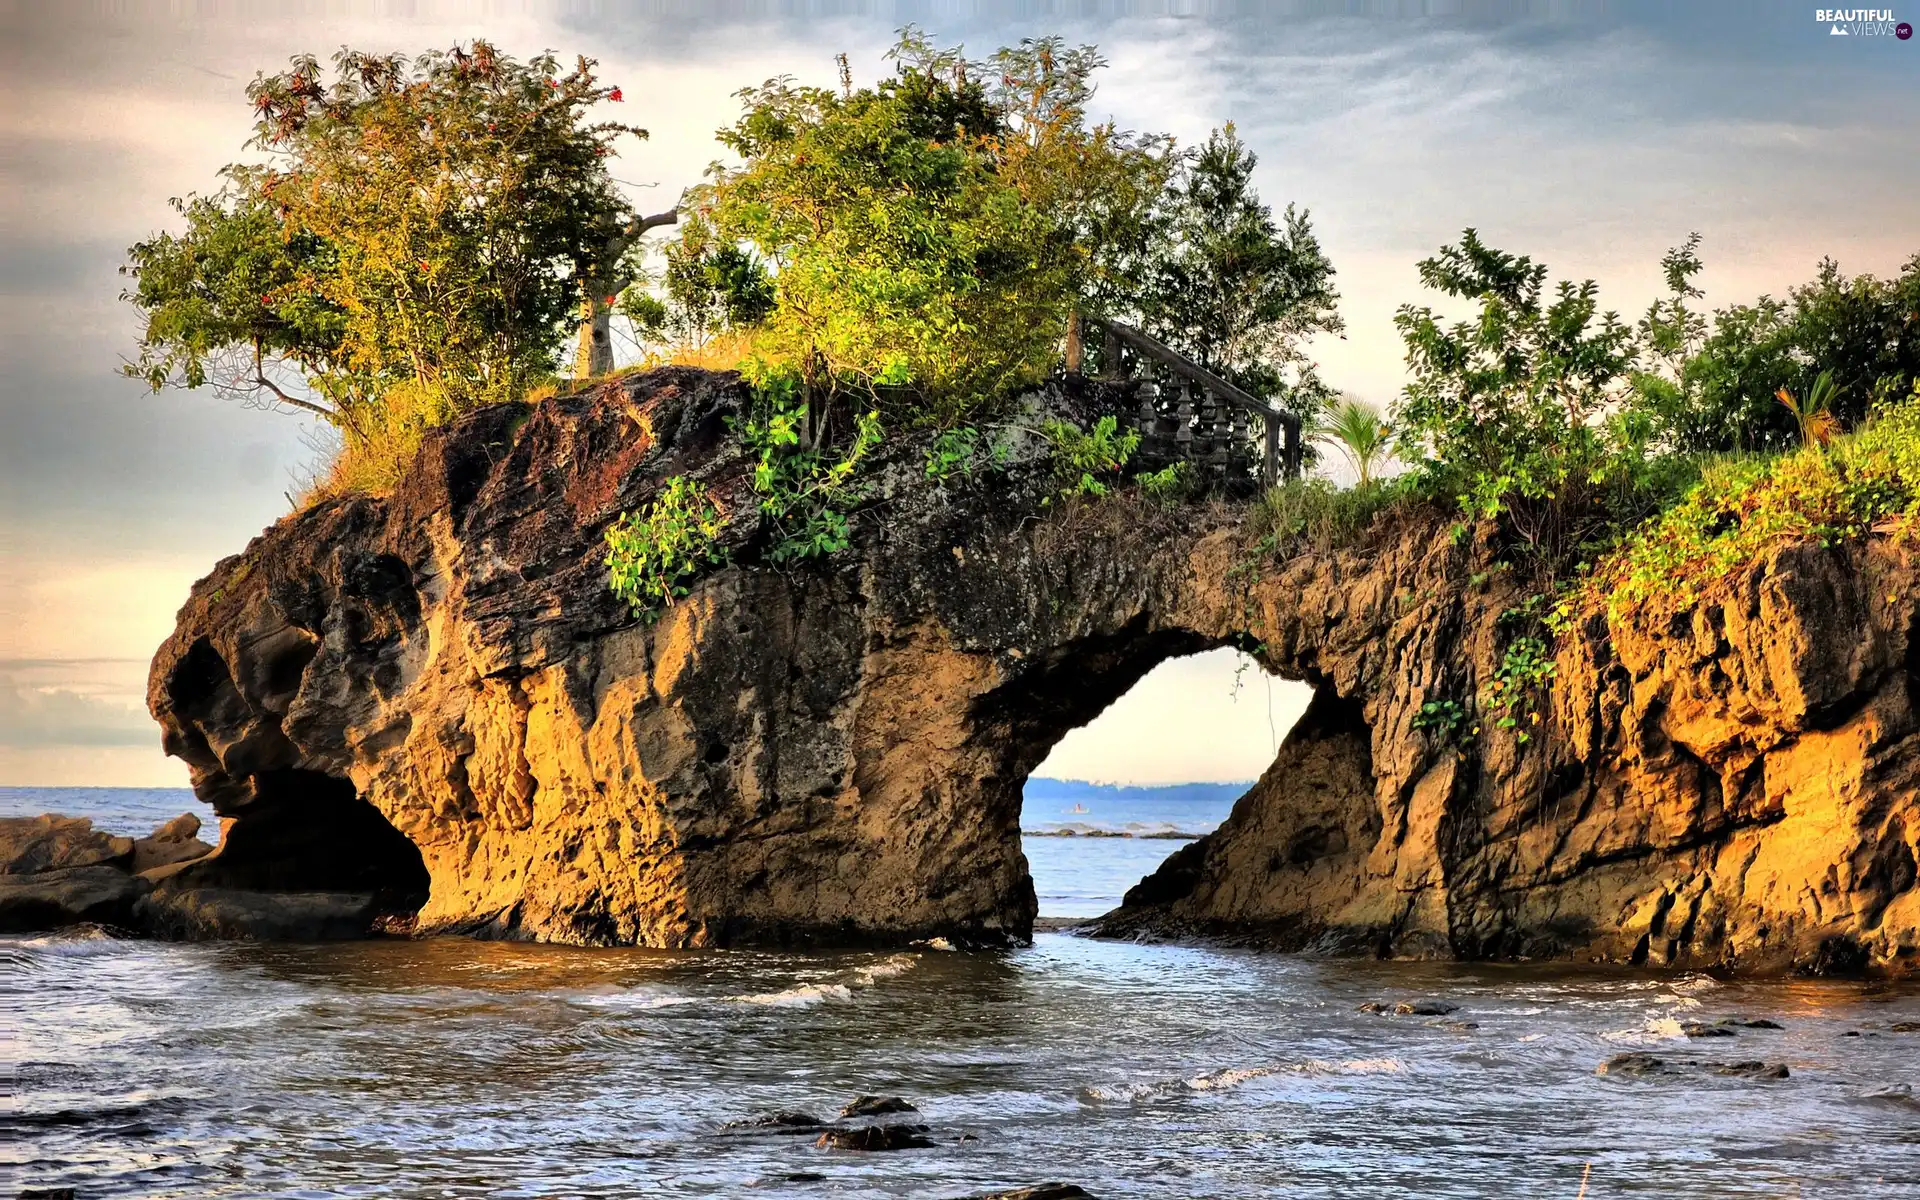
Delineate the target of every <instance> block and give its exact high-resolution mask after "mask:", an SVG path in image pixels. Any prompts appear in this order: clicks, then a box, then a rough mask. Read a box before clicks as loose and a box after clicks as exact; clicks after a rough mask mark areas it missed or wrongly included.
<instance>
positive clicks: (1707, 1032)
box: [1680, 1021, 1733, 1038]
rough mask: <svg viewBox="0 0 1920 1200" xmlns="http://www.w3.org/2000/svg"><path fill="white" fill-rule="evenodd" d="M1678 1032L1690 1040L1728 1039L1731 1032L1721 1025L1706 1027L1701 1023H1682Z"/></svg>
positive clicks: (1706, 1025) (1731, 1034)
mask: <svg viewBox="0 0 1920 1200" xmlns="http://www.w3.org/2000/svg"><path fill="white" fill-rule="evenodd" d="M1680 1032H1681V1033H1683V1034H1685V1035H1687V1036H1688V1037H1690V1038H1730V1037H1732V1036H1733V1030H1732V1029H1730V1028H1728V1027H1727V1026H1726V1025H1723V1024H1713V1025H1708V1024H1705V1023H1704V1022H1701V1021H1682V1022H1681V1023H1680Z"/></svg>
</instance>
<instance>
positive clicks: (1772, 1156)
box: [0, 791, 1920, 1200]
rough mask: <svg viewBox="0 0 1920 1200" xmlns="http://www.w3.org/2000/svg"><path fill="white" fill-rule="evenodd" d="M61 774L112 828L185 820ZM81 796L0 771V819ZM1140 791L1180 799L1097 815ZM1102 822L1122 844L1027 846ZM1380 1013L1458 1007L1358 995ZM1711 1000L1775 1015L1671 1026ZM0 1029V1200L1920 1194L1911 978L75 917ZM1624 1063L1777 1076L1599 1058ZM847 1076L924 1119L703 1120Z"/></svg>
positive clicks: (12, 945) (809, 1106)
mask: <svg viewBox="0 0 1920 1200" xmlns="http://www.w3.org/2000/svg"><path fill="white" fill-rule="evenodd" d="M93 795H95V796H96V797H97V799H98V801H99V803H100V805H101V807H100V808H99V809H98V810H96V811H98V812H99V815H100V817H101V824H103V825H104V826H106V827H108V828H113V829H115V830H116V831H119V832H145V830H146V829H147V828H150V827H151V825H152V824H154V823H157V822H158V821H159V820H162V819H165V818H166V817H169V816H172V815H174V813H177V812H179V811H182V810H183V809H184V808H185V807H186V804H185V803H183V800H184V797H183V795H182V794H181V793H178V792H171V793H164V792H163V793H159V794H155V795H148V796H145V797H135V796H131V795H127V794H121V793H114V794H104V795H103V794H99V793H94V794H93ZM78 798H79V796H78V794H77V793H71V792H69V793H60V794H51V793H47V792H33V793H21V792H19V791H11V792H0V804H4V805H5V811H8V812H14V813H17V812H21V811H42V810H45V809H56V810H60V811H68V812H73V811H77V810H78V809H79V805H78V804H77V803H76V801H77V800H78ZM1086 807H1088V808H1089V809H1092V808H1093V807H1094V805H1093V804H1092V803H1088V804H1087V805H1086ZM1121 815H1122V814H1111V813H1110V814H1096V813H1091V812H1090V813H1086V814H1066V816H1065V817H1063V818H1062V819H1063V820H1070V819H1086V818H1092V819H1093V820H1094V822H1095V823H1106V822H1111V821H1115V820H1120V817H1121ZM1184 815H1187V816H1195V818H1196V820H1204V819H1205V818H1204V816H1200V815H1196V814H1193V813H1187V814H1184ZM1216 815H1218V814H1216ZM1148 818H1151V819H1154V820H1160V819H1163V818H1165V819H1169V820H1173V818H1171V817H1168V815H1167V814H1140V813H1135V814H1131V815H1127V816H1126V817H1125V820H1120V823H1121V824H1123V825H1124V824H1126V823H1127V822H1129V821H1133V820H1136V819H1139V820H1145V819H1148ZM1027 820H1028V821H1029V822H1030V823H1034V827H1036V828H1037V827H1038V825H1039V824H1040V823H1045V822H1049V821H1051V820H1052V817H1051V816H1048V815H1045V814H1036V813H1035V812H1033V811H1032V810H1031V806H1030V811H1029V812H1028V814H1027ZM1173 823H1174V824H1176V825H1179V824H1180V823H1181V822H1180V821H1178V820H1173ZM1179 831H1180V832H1193V830H1191V829H1180V830H1179ZM1130 843H1137V844H1139V845H1143V846H1144V845H1150V844H1153V843H1152V840H1151V839H1143V838H1132V839H1129V838H1086V837H1030V838H1029V839H1028V846H1029V848H1030V851H1031V849H1032V848H1033V847H1037V846H1041V845H1046V846H1048V847H1053V846H1054V845H1056V844H1057V845H1058V846H1059V847H1060V848H1061V853H1063V854H1066V853H1070V852H1073V851H1074V850H1078V849H1093V850H1094V851H1095V853H1099V852H1100V849H1103V848H1104V847H1106V846H1108V845H1110V844H1130ZM1180 844H1182V843H1180V842H1179V841H1171V840H1170V841H1160V842H1159V843H1158V849H1157V850H1155V851H1154V854H1155V855H1158V854H1159V853H1161V852H1164V851H1167V850H1170V849H1171V848H1174V847H1177V846H1178V845H1180ZM1047 852H1048V853H1050V852H1051V851H1050V850H1049V851H1047ZM1080 869H1081V870H1082V871H1083V874H1084V876H1085V878H1084V879H1083V881H1082V883H1081V884H1079V885H1076V886H1077V887H1078V888H1079V889H1080V890H1081V891H1084V892H1086V893H1088V895H1087V897H1085V898H1087V899H1090V900H1091V899H1093V896H1092V893H1094V892H1096V891H1100V890H1101V888H1102V886H1103V885H1099V884H1098V883H1097V882H1096V880H1097V875H1098V872H1097V871H1096V870H1094V869H1092V868H1088V867H1085V866H1084V864H1083V866H1082V867H1081V868H1080ZM1129 869H1130V868H1129ZM1036 872H1037V873H1039V876H1040V878H1041V880H1042V883H1041V888H1042V890H1043V891H1049V892H1066V891H1069V890H1072V889H1070V888H1067V887H1064V886H1056V885H1055V884H1052V883H1050V882H1048V881H1047V880H1048V877H1047V876H1046V875H1045V874H1044V872H1042V871H1041V868H1040V865H1039V860H1036ZM1131 882H1132V880H1131V879H1127V880H1124V881H1119V882H1115V883H1113V884H1110V885H1104V887H1105V890H1106V891H1110V892H1111V891H1118V890H1119V889H1121V888H1123V887H1125V886H1127V885H1128V884H1130V883H1131ZM1374 1000H1379V1001H1387V1002H1393V1001H1400V1000H1440V1001H1445V1002H1447V1003H1450V1004H1453V1005H1457V1006H1458V1008H1457V1011H1455V1012H1453V1013H1451V1014H1449V1015H1447V1016H1445V1017H1419V1016H1378V1015H1373V1014H1370V1013H1366V1012H1361V1011H1358V1006H1359V1005H1361V1004H1362V1003H1364V1002H1367V1001H1374ZM1723 1016H1737V1017H1741V1018H1748V1019H1750V1018H1762V1017H1763V1018H1767V1019H1770V1020H1772V1021H1775V1022H1777V1023H1778V1024H1780V1025H1781V1026H1782V1027H1783V1028H1780V1029H1777V1030H1765V1029H1746V1028H1743V1029H1741V1030H1740V1031H1739V1032H1738V1033H1737V1035H1736V1036H1733V1037H1726V1038H1715V1039H1711V1040H1693V1041H1690V1040H1689V1039H1687V1038H1686V1037H1685V1036H1684V1034H1683V1031H1682V1028H1681V1023H1682V1022H1685V1021H1711V1020H1714V1019H1717V1018H1720V1017H1723ZM0 1017H3V1018H4V1019H3V1020H0V1033H3V1034H4V1053H5V1056H6V1060H7V1061H6V1064H5V1076H6V1078H7V1079H8V1081H9V1083H10V1085H11V1086H10V1089H9V1090H10V1092H11V1098H10V1100H9V1102H8V1103H7V1104H6V1105H5V1106H0V1197H4V1196H11V1195H17V1194H19V1192H20V1191H21V1190H23V1189H26V1188H59V1187H71V1188H73V1189H75V1194H76V1195H77V1196H80V1197H88V1198H92V1197H109V1196H112V1197H121V1196H126V1197H263V1196H271V1197H334V1196H341V1197H345V1196H397V1197H416V1196H434V1197H483V1196H484V1197H533V1196H551V1197H652V1196H666V1197H681V1196H769V1197H774V1196H777V1197H909V1196H910V1197H935V1198H940V1197H960V1196H967V1195H973V1194H978V1193H980V1192H983V1191H988V1190H991V1189H993V1188H997V1187H1007V1186H1012V1185H1016V1184H1023V1183H1034V1182H1039V1181H1042V1180H1049V1179H1066V1180H1070V1181H1073V1182H1077V1183H1080V1184H1081V1185H1082V1186H1084V1187H1086V1188H1087V1189H1088V1190H1089V1191H1091V1192H1092V1193H1093V1194H1095V1195H1096V1196H1101V1197H1114V1196H1129V1197H1266V1196H1300V1197H1374V1196H1390V1197H1422V1198H1429V1197H1483V1196H1514V1197H1522V1196H1524V1197H1566V1198H1568V1200H1573V1198H1574V1197H1576V1196H1579V1195H1580V1194H1581V1188H1582V1181H1583V1177H1584V1179H1585V1187H1586V1190H1585V1195H1586V1196H1587V1197H1591V1198H1592V1200H1600V1198H1602V1197H1617V1196H1635V1197H1729V1196H1739V1197H1783V1198H1784V1197H1856V1196H1857V1197H1896V1196H1913V1195H1916V1194H1920V1096H1916V1088H1920V1033H1903V1032H1898V1031H1896V1029H1895V1026H1897V1025H1902V1024H1904V1023H1907V1022H1916V1023H1920V988H1916V987H1915V986H1913V985H1911V984H1890V983H1879V982H1840V981H1808V980H1762V981H1734V982H1730V981H1723V980H1716V979H1713V978H1710V977H1708V976H1705V975H1700V974H1677V973H1657V972H1647V971H1627V970H1605V971H1602V970H1580V969H1571V968H1550V967H1542V966H1537V965H1520V966H1497V965H1485V964H1437V963H1377V962H1365V961H1328V960H1317V959H1312V958H1304V957H1299V956H1288V955H1273V954H1261V953H1255V952H1250V951H1234V950H1222V949H1213V948H1191V947H1177V946H1144V945H1134V944H1129V943H1108V942H1094V941H1089V940H1085V939H1080V938H1074V937H1070V936H1065V935H1061V934H1042V935H1040V936H1039V937H1037V938H1036V939H1035V943H1034V945H1033V946H1032V947H1031V948H1029V949H1024V950H1016V951H1011V952H1005V953H993V954H962V953H954V952H948V951H940V950H935V949H916V950H912V951H906V952H900V953H848V954H790V953H775V952H760V951H714V952H684V953H677V952H663V951H648V950H584V949H576V948H569V947H555V946H531V945H518V944H508V943H487V942H473V941H466V940H462V939H436V940H428V941H418V942H414V941H404V940H394V941H381V942H366V943H352V944H333V945H317V946H292V945H255V944H244V943H226V944H198V945H176V944H164V943H152V942H133V941H117V940H114V939H112V938H108V937H104V936H101V935H99V934H97V933H89V932H85V931H78V932H73V933H68V934H63V935H55V936H43V937H10V938H0ZM1628 1051H1643V1052H1647V1053H1651V1054H1654V1055H1657V1056H1660V1057H1662V1058H1664V1059H1666V1060H1668V1061H1669V1062H1670V1063H1674V1064H1676V1065H1677V1064H1683V1063H1685V1062H1688V1061H1697V1060H1719V1061H1729V1062H1731V1061H1740V1060H1760V1061H1764V1062H1768V1063H1774V1062H1780V1063H1785V1064H1787V1066H1788V1068H1789V1070H1790V1076H1789V1077H1788V1078H1786V1079H1777V1080H1760V1079H1752V1078H1741V1077H1730V1076H1722V1075H1716V1074H1712V1073H1710V1072H1709V1071H1708V1070H1706V1069H1703V1068H1699V1067H1690V1066H1678V1069H1677V1070H1676V1072H1675V1073H1673V1074H1670V1075H1663V1076H1659V1077H1651V1078H1622V1077H1619V1076H1600V1075H1597V1074H1595V1071H1594V1068H1595V1066H1596V1065H1597V1064H1599V1063H1600V1062H1602V1061H1604V1060H1605V1059H1607V1058H1608V1057H1609V1056H1611V1055H1614V1054H1619V1053H1623V1052H1628ZM871 1093H878V1094H896V1095H900V1096H904V1097H906V1098H907V1099H908V1100H910V1101H911V1102H913V1103H914V1104H915V1105H916V1106H917V1107H918V1110H919V1111H918V1113H917V1114H914V1115H911V1119H912V1120H915V1121H918V1122H922V1123H924V1124H925V1125H926V1126H927V1127H928V1129H927V1134H926V1136H927V1138H928V1140H929V1141H931V1142H932V1143H933V1144H932V1145H931V1146H929V1147H926V1148H921V1149H912V1150H905V1151H900V1152H896V1153H882V1154H860V1153H856V1152H847V1151H834V1150H827V1149H820V1148H817V1147H816V1146H815V1145H814V1140H813V1138H812V1137H810V1136H805V1135H798V1136H796V1135H791V1134H784V1135H781V1134H769V1133H753V1132H740V1131H737V1130H734V1131H730V1130H728V1129H726V1128H725V1126H726V1124H727V1122H730V1121H737V1120H741V1119H744V1118H749V1117H751V1116H752V1115H754V1114H756V1113H763V1112H769V1111H775V1110H796V1109H797V1110H802V1111H805V1112H809V1113H813V1114H815V1115H817V1116H820V1117H822V1118H826V1117H831V1116H832V1114H833V1112H834V1111H835V1110H836V1109H837V1108H838V1107H839V1106H840V1105H842V1104H844V1103H845V1102H847V1101H848V1100H850V1099H852V1098H853V1097H855V1096H857V1095H861V1094H871Z"/></svg>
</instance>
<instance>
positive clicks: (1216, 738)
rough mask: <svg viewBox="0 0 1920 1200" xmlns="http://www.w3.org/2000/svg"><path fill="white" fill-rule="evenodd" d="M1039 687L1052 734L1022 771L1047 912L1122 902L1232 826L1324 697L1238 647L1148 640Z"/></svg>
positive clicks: (1031, 847) (1024, 837)
mask: <svg viewBox="0 0 1920 1200" xmlns="http://www.w3.org/2000/svg"><path fill="white" fill-rule="evenodd" d="M1046 674H1047V675H1048V676H1050V677H1054V678H1053V679H1052V682H1051V684H1050V685H1048V686H1042V687H1038V688H1035V689H1034V693H1035V695H1034V696H1033V697H1032V698H1033V699H1037V700H1043V701H1050V703H1038V704H1034V705H1032V706H1031V707H1030V708H1029V709H1028V710H1027V719H1028V721H1030V722H1031V725H1030V728H1032V729H1033V730H1034V731H1035V732H1036V733H1037V732H1038V731H1039V729H1040V727H1042V726H1046V727H1049V729H1050V736H1048V737H1046V738H1045V741H1044V745H1039V746H1038V747H1037V749H1038V753H1037V754H1036V753H1034V752H1033V748H1030V749H1029V756H1030V757H1031V758H1032V760H1033V761H1032V762H1031V763H1030V764H1028V765H1027V767H1026V772H1027V773H1026V774H1025V775H1023V777H1022V780H1021V795H1022V803H1021V811H1020V830H1021V848H1022V851H1023V853H1024V855H1025V857H1026V860H1027V867H1028V873H1029V875H1030V877H1031V879H1032V881H1033V886H1034V892H1035V899H1036V901H1037V905H1038V910H1037V911H1038V917H1039V920H1040V923H1041V925H1042V926H1043V927H1045V926H1046V925H1048V924H1049V923H1051V922H1059V923H1072V922H1077V921H1082V920H1086V919H1090V918H1093V917H1097V916H1100V915H1101V914H1103V913H1106V912H1108V911H1110V910H1112V909H1114V908H1116V907H1118V906H1119V904H1120V902H1121V899H1122V897H1123V896H1124V895H1125V894H1126V893H1127V891H1128V890H1129V889H1132V888H1134V887H1136V886H1137V885H1138V884H1140V883H1141V881H1142V880H1143V879H1146V878H1147V877H1150V876H1152V875H1154V874H1155V873H1156V872H1158V871H1159V870H1160V869H1161V868H1162V866H1163V865H1164V864H1165V862H1166V860H1167V859H1168V857H1169V856H1170V855H1173V854H1175V853H1177V852H1178V851H1180V850H1182V849H1184V848H1186V847H1190V846H1193V845H1194V844H1195V843H1196V841H1197V840H1198V839H1199V838H1200V837H1202V836H1204V835H1206V834H1208V833H1210V832H1212V831H1213V830H1214V829H1215V828H1217V827H1218V826H1220V825H1221V824H1222V823H1223V822H1225V821H1226V819H1227V818H1228V815H1229V814H1230V813H1231V812H1232V811H1233V809H1234V806H1235V804H1236V803H1237V802H1238V801H1239V800H1240V799H1241V797H1242V796H1243V795H1245V794H1246V793H1247V791H1248V790H1249V789H1250V788H1251V787H1252V786H1253V785H1254V782H1255V781H1256V780H1258V779H1260V778H1262V776H1263V775H1264V774H1265V773H1266V771H1267V770H1268V768H1269V767H1270V766H1271V764H1272V763H1273V762H1274V761H1275V759H1276V756H1277V755H1278V754H1279V752H1280V748H1281V746H1282V745H1283V744H1284V743H1285V742H1286V740H1287V736H1288V733H1289V731H1290V730H1291V729H1292V728H1293V726H1294V725H1295V723H1296V722H1297V721H1298V720H1299V718H1300V716H1301V714H1302V713H1304V712H1305V710H1306V709H1307V707H1308V704H1309V702H1310V701H1311V699H1312V697H1313V695H1314V689H1313V687H1312V686H1311V685H1309V684H1305V683H1300V682H1296V681H1290V680H1286V679H1281V678H1277V677H1275V676H1272V675H1269V674H1268V673H1267V672H1266V671H1264V670H1263V669H1262V668H1261V667H1260V666H1259V665H1258V664H1257V663H1256V662H1255V660H1254V659H1253V658H1252V657H1250V656H1249V655H1247V654H1245V653H1244V652H1242V651H1241V650H1239V649H1238V648H1237V647H1235V646H1234V645H1232V644H1231V643H1222V642H1219V641H1217V640H1212V639H1204V638H1199V637H1197V636H1195V635H1186V634H1178V633H1176V634H1170V635H1149V636H1147V637H1143V638H1140V639H1137V640H1136V642H1135V643H1134V644H1133V645H1132V646H1130V647H1126V648H1120V647H1114V648H1111V649H1105V650H1104V651H1103V652H1100V653H1095V654H1092V655H1088V656H1085V657H1082V656H1079V655H1076V656H1074V658H1073V659H1072V660H1071V662H1066V663H1062V664H1060V665H1059V669H1058V670H1050V671H1048V672H1046Z"/></svg>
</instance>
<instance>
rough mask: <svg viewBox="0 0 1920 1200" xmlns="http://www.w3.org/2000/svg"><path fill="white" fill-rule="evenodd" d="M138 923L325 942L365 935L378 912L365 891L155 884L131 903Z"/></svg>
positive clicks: (198, 935)
mask: <svg viewBox="0 0 1920 1200" xmlns="http://www.w3.org/2000/svg"><path fill="white" fill-rule="evenodd" d="M135 912H136V916H137V919H138V921H139V924H140V925H141V927H143V928H145V929H146V930H148V931H149V932H151V933H153V934H156V935H158V936H161V937H169V938H183V939H192V940H231V939H242V938H244V939H248V940H252V941H287V942H327V941H342V940H350V939H353V938H362V937H366V936H367V935H368V933H369V931H370V930H371V929H372V928H373V925H374V921H375V919H376V918H377V917H378V916H379V915H380V903H379V899H378V897H376V896H374V895H372V894H371V893H366V892H358V893H356V892H250V891H241V890H238V889H231V888H170V887H164V886H163V887H159V888H156V889H154V890H153V891H152V892H151V893H149V894H148V895H146V896H144V897H142V898H141V900H140V901H139V903H138V904H137V905H136V906H135Z"/></svg>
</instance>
